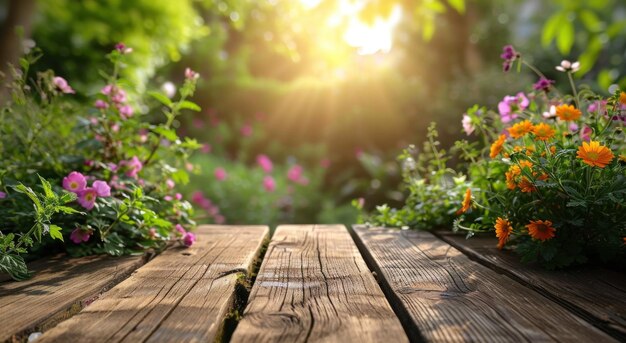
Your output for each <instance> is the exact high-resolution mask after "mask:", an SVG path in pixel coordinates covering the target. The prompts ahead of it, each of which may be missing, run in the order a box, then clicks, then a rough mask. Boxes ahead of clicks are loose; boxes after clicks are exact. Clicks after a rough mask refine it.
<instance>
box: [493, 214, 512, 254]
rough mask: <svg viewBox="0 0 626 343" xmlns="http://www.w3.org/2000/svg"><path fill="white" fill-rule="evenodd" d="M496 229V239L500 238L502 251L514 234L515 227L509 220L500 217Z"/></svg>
mask: <svg viewBox="0 0 626 343" xmlns="http://www.w3.org/2000/svg"><path fill="white" fill-rule="evenodd" d="M494 227H495V228H496V237H498V249H502V248H503V247H504V245H505V244H506V241H508V240H509V235H511V232H513V226H511V222H509V221H508V220H506V219H503V218H500V217H498V219H496V225H494Z"/></svg>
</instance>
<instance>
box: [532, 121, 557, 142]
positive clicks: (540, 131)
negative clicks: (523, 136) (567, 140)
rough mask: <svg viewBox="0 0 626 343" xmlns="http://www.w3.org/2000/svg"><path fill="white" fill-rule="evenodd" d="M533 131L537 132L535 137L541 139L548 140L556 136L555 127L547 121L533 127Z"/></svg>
mask: <svg viewBox="0 0 626 343" xmlns="http://www.w3.org/2000/svg"><path fill="white" fill-rule="evenodd" d="M533 133H534V134H535V139H536V140H540V141H547V140H548V139H550V138H552V137H554V133H555V131H554V129H553V128H552V126H550V125H548V124H546V123H540V124H537V125H535V126H534V127H533Z"/></svg>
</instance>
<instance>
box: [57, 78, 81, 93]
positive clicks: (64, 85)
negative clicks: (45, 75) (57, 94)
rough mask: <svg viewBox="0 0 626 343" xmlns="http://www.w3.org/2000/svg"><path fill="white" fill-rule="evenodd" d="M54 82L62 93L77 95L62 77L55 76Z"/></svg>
mask: <svg viewBox="0 0 626 343" xmlns="http://www.w3.org/2000/svg"><path fill="white" fill-rule="evenodd" d="M52 82H54V85H55V86H57V88H58V89H60V90H61V92H63V93H66V94H74V93H76V92H75V91H74V90H73V89H72V87H70V85H69V84H68V83H67V81H66V80H65V79H64V78H62V77H60V76H55V77H54V78H53V79H52Z"/></svg>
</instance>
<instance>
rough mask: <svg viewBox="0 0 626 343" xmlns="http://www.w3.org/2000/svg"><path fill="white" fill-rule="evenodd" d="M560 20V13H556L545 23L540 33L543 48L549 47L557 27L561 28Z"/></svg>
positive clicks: (561, 16)
mask: <svg viewBox="0 0 626 343" xmlns="http://www.w3.org/2000/svg"><path fill="white" fill-rule="evenodd" d="M562 18H563V15H562V13H559V12H557V13H555V14H553V15H552V16H551V17H550V18H549V19H548V20H547V21H546V23H545V25H544V26H543V30H542V31H541V45H543V46H544V47H548V46H550V43H552V40H553V39H554V37H555V36H556V32H557V30H558V28H559V26H561V20H562Z"/></svg>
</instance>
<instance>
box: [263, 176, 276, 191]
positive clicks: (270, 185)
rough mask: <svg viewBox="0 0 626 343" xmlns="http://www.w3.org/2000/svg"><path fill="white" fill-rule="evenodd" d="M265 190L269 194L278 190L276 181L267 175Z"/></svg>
mask: <svg viewBox="0 0 626 343" xmlns="http://www.w3.org/2000/svg"><path fill="white" fill-rule="evenodd" d="M263 188H265V190H266V191H268V192H273V191H274V190H276V181H274V178H273V177H271V176H270V175H267V176H265V177H264V178H263Z"/></svg>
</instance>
